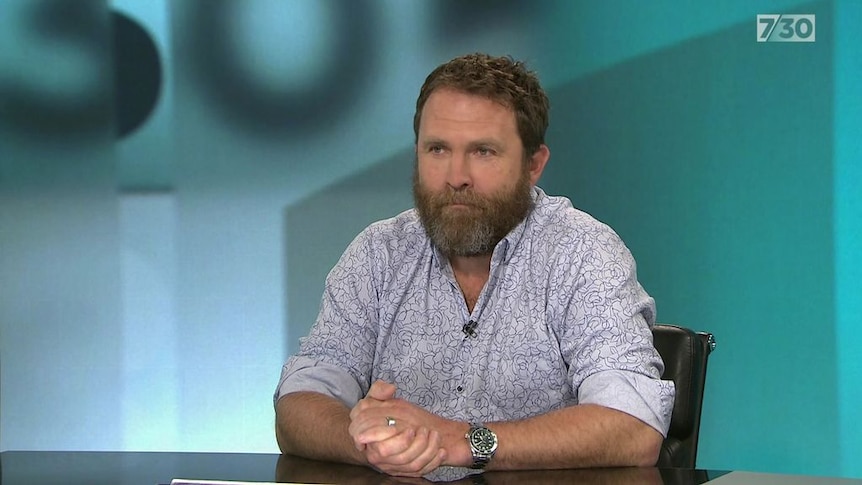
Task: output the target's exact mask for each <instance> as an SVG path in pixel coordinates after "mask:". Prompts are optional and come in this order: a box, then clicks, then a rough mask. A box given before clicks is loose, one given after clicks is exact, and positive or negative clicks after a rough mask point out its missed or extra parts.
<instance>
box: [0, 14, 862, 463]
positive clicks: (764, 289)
mask: <svg viewBox="0 0 862 485" xmlns="http://www.w3.org/2000/svg"><path fill="white" fill-rule="evenodd" d="M694 5H695V4H694V2H683V1H671V0H664V1H653V2H639V1H634V0H632V1H621V0H616V1H604V2H599V1H595V2H585V1H565V0H557V1H545V2H520V1H515V0H511V1H497V2H459V1H454V0H445V1H420V0H412V1H400V0H387V1H375V0H355V1H337V0H330V1H324V0H308V1H292V2H287V1H278V0H268V1H263V0H246V1H237V0H234V1H223V0H206V1H205V0H176V1H167V0H122V1H121V0H117V1H109V2H104V1H102V2H92V1H83V0H82V1H76V2H54V1H31V0H6V1H4V2H2V3H0V361H2V366H0V372H2V374H0V385H2V394H0V399H2V402H0V430H2V435H0V448H2V449H3V450H30V449H36V450H187V451H249V452H251V451H254V452H274V451H276V450H277V448H276V446H275V442H274V438H273V431H272V430H273V410H272V399H271V398H272V392H273V390H274V388H275V384H276V381H277V378H278V375H279V372H280V368H281V365H282V363H283V362H284V360H285V359H286V358H287V356H288V355H289V354H290V353H292V352H294V351H295V350H296V348H297V346H298V339H299V337H301V336H303V335H304V334H305V333H306V332H307V330H308V328H309V326H310V325H311V323H312V322H313V319H314V317H315V314H316V311H317V308H318V302H319V299H320V294H321V291H322V288H323V279H324V277H325V276H326V274H327V272H328V270H329V269H330V268H331V267H332V265H333V264H334V263H335V261H336V260H337V258H338V256H339V255H340V254H341V251H342V250H343V249H344V248H345V246H346V245H347V244H348V243H349V242H350V240H351V239H352V238H353V236H355V234H356V233H357V232H358V231H359V230H361V229H362V228H363V227H364V226H365V225H367V224H368V223H370V222H372V221H374V220H377V219H381V218H385V217H388V216H391V215H394V214H395V213H397V212H399V211H401V210H404V209H406V208H408V207H410V206H411V204H412V199H411V194H410V176H411V171H412V163H413V156H412V144H413V133H412V115H413V110H414V104H415V98H416V94H417V92H418V89H419V86H420V85H421V83H422V81H423V79H424V76H425V75H426V74H427V73H428V72H429V71H430V70H431V69H432V68H433V67H435V66H436V65H438V64H439V63H440V62H443V61H445V60H447V59H449V58H451V57H453V56H455V55H458V54H462V53H465V52H472V51H488V52H490V53H493V54H511V55H513V56H515V57H517V58H521V59H525V60H526V61H527V62H528V63H529V65H530V66H532V67H533V68H534V69H535V70H537V71H538V72H539V75H540V76H541V78H542V79H543V81H544V83H545V85H546V87H547V89H548V92H549V95H550V98H551V104H552V115H551V129H550V132H549V134H548V144H549V145H550V147H551V153H552V157H551V162H550V164H549V166H548V168H547V170H546V172H545V174H544V176H543V179H542V180H541V181H540V185H541V186H543V188H545V189H546V190H547V191H548V192H550V193H554V194H563V195H566V196H568V197H570V198H571V199H572V201H573V202H574V204H575V205H576V206H577V207H580V208H582V209H584V210H587V211H588V212H590V213H592V214H593V215H594V216H596V217H597V218H599V219H600V220H603V221H605V222H607V223H608V224H610V225H611V226H612V227H614V228H615V229H616V230H617V231H618V232H619V233H620V234H621V236H622V237H623V239H624V240H625V241H626V242H627V243H628V245H629V247H630V248H631V250H632V252H633V253H634V255H635V257H636V258H637V260H638V263H639V276H640V279H641V281H642V283H643V285H644V286H645V288H646V289H647V290H648V291H649V292H650V293H651V294H652V295H653V296H654V297H655V298H656V300H657V304H658V315H659V320H660V321H663V322H669V323H677V324H682V325H686V326H690V327H693V328H695V329H699V330H709V331H711V332H713V333H715V334H716V336H717V339H718V342H719V346H718V350H717V351H716V353H715V354H713V356H712V360H711V363H710V369H709V377H708V380H707V391H706V402H705V408H704V418H703V424H702V431H701V446H700V454H699V465H700V466H701V467H705V468H721V469H743V470H752V471H768V472H785V473H805V474H817V475H839V476H847V477H862V460H860V458H859V457H862V424H860V423H862V420H860V415H859V411H858V410H859V409H862V357H860V356H859V354H858V352H857V351H856V350H857V347H858V342H859V341H860V339H862V303H860V301H862V292H860V290H859V283H858V282H859V281H860V280H862V241H860V236H859V234H860V233H862V200H860V195H859V194H860V191H859V189H858V187H859V186H860V184H862V168H860V166H862V163H860V160H862V148H860V127H862V119H860V118H862V115H860V113H862V88H860V83H859V82H858V80H859V79H860V78H862V48H860V45H862V34H860V29H859V25H860V22H862V2H857V1H853V0H835V1H821V2H807V3H800V2H791V1H779V0H770V1H767V0H761V1H742V0H739V1H729V2H721V3H720V4H709V5H706V4H703V5H702V6H700V7H696V6H694ZM757 14H813V15H814V16H815V19H816V38H815V42H798V43H796V42H794V43H789V42H785V43H778V42H757V41H756V38H757V30H756V29H757V22H756V15H757Z"/></svg>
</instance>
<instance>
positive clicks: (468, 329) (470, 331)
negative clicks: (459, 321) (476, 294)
mask: <svg viewBox="0 0 862 485" xmlns="http://www.w3.org/2000/svg"><path fill="white" fill-rule="evenodd" d="M478 326H479V323H478V322H476V321H473V320H470V321H469V322H467V323H465V324H464V326H463V327H461V331H462V332H464V338H467V337H473V338H476V336H478V335H479V334H478V332H476V327H478Z"/></svg>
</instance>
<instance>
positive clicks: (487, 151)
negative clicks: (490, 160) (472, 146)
mask: <svg viewBox="0 0 862 485" xmlns="http://www.w3.org/2000/svg"><path fill="white" fill-rule="evenodd" d="M476 154H477V155H479V156H480V157H490V156H492V155H494V154H495V152H494V150H492V149H491V148H488V147H477V148H476Z"/></svg>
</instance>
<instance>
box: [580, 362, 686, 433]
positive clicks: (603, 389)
mask: <svg viewBox="0 0 862 485" xmlns="http://www.w3.org/2000/svg"><path fill="white" fill-rule="evenodd" d="M673 400H674V385H673V381H663V380H660V379H655V378H652V377H647V376H644V375H642V374H636V373H634V372H624V371H613V370H609V371H604V372H599V373H596V374H593V375H591V376H589V377H587V378H586V379H584V381H583V382H582V383H581V387H580V388H579V389H578V401H579V402H580V403H581V404H598V405H600V406H605V407H608V408H611V409H616V410H617V411H622V412H624V413H626V414H629V415H631V416H634V417H636V418H638V419H640V420H641V421H643V422H644V423H646V424H648V425H650V426H652V427H653V428H655V429H656V431H658V432H659V433H661V434H662V436H665V437H666V436H667V430H668V427H669V426H670V417H671V412H672V411H673Z"/></svg>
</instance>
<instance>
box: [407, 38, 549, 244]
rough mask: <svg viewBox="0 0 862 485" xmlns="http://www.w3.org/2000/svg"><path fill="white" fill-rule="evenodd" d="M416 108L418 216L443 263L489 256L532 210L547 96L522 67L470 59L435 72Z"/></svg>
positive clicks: (542, 157) (544, 156) (544, 155)
mask: <svg viewBox="0 0 862 485" xmlns="http://www.w3.org/2000/svg"><path fill="white" fill-rule="evenodd" d="M416 106H417V111H416V116H415V118H414V127H415V130H416V171H415V174H414V184H413V196H414V199H415V202H416V208H417V211H418V212H419V217H420V219H421V221H422V223H423V225H424V226H425V229H426V231H427V232H428V235H429V237H431V240H432V241H433V242H434V243H435V245H437V247H439V248H440V249H441V250H442V251H443V252H444V253H445V254H447V255H448V256H450V257H452V256H455V257H459V256H480V255H487V254H490V253H491V252H492V251H493V249H494V247H495V246H496V244H497V243H498V242H499V241H500V240H501V239H502V238H503V237H505V236H506V234H508V233H509V232H510V231H511V230H512V229H513V228H514V227H515V226H516V225H517V224H518V223H519V222H521V221H522V220H523V219H524V217H526V215H527V214H528V213H529V211H530V209H531V207H532V197H531V190H530V189H531V187H532V186H533V185H534V184H535V183H536V181H537V180H538V179H539V177H540V176H541V173H542V170H543V169H544V167H545V163H546V162H547V160H548V157H549V156H550V152H549V150H548V147H547V146H545V145H544V134H545V129H546V128H547V124H548V116H547V112H548V100H547V97H546V96H545V94H544V92H543V91H542V89H541V87H540V86H539V83H538V80H537V79H536V76H535V75H534V74H532V73H530V72H528V71H526V70H525V69H524V66H523V65H522V64H521V63H518V62H514V61H512V60H511V59H509V58H492V57H489V56H486V55H483V54H472V55H469V56H465V57H459V58H456V59H454V60H452V61H450V62H448V63H446V64H444V65H442V66H440V67H438V68H437V69H435V70H434V71H433V72H432V73H431V75H429V76H428V78H427V79H426V81H425V84H424V85H423V87H422V90H421V92H420V95H419V99H418V101H417V103H416ZM528 147H529V148H528Z"/></svg>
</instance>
